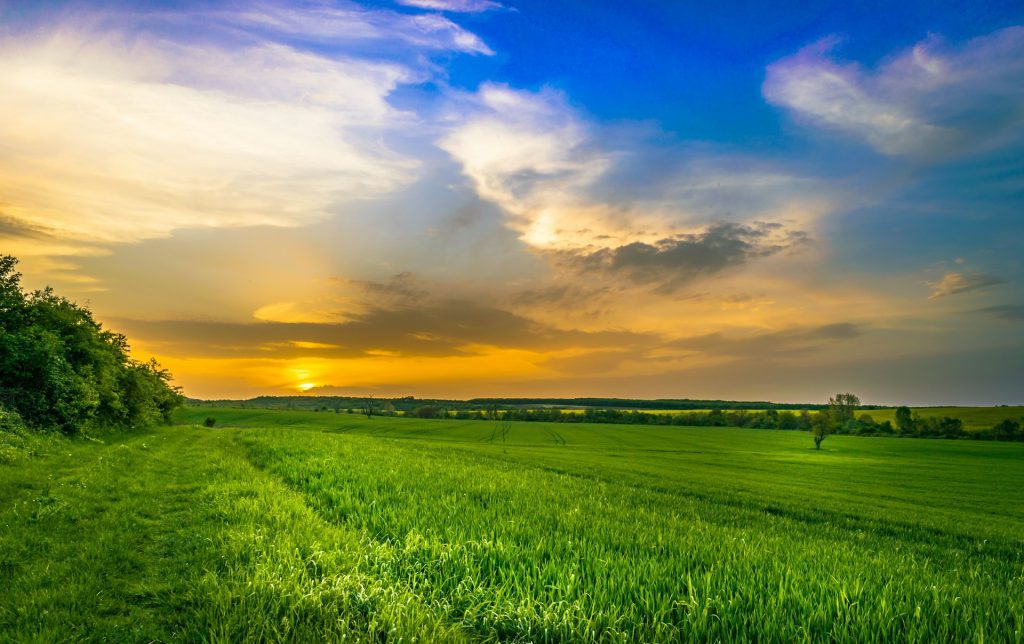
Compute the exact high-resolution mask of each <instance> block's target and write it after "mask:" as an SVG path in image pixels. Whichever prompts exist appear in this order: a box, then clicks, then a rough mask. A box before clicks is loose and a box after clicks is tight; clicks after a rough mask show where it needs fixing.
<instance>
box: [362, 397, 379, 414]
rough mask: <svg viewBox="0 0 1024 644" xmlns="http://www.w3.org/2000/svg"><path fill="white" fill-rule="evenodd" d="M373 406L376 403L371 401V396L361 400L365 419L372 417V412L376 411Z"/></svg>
mask: <svg viewBox="0 0 1024 644" xmlns="http://www.w3.org/2000/svg"><path fill="white" fill-rule="evenodd" d="M375 405H376V401H375V400H374V399H373V396H368V397H366V398H364V399H363V413H364V414H366V417H367V418H370V417H372V416H373V413H374V411H376V409H375Z"/></svg>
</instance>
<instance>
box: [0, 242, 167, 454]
mask: <svg viewBox="0 0 1024 644" xmlns="http://www.w3.org/2000/svg"><path fill="white" fill-rule="evenodd" d="M17 263H18V260H17V259H16V258H14V257H12V256H10V255H2V256H0V413H2V415H3V417H4V418H5V419H6V421H7V422H12V421H11V418H13V417H16V418H17V422H19V423H24V424H25V425H27V426H28V427H30V428H33V429H56V430H60V431H62V432H64V433H66V434H77V433H81V432H94V431H106V430H109V429H126V428H131V427H135V426H140V425H148V424H152V423H155V422H161V421H163V422H166V421H169V420H170V414H171V411H172V410H174V408H175V407H177V406H179V405H180V404H181V403H182V401H183V398H182V396H181V394H180V392H179V391H178V389H177V388H175V387H173V386H171V384H170V382H171V375H170V374H169V373H168V372H167V371H166V370H165V369H162V368H161V367H160V365H159V364H157V362H156V361H155V360H150V361H148V362H141V361H138V360H135V359H133V358H132V357H131V356H130V354H129V346H128V342H127V340H126V338H125V337H124V336H123V335H121V334H120V333H115V332H113V331H109V330H107V329H104V328H103V325H102V324H100V323H99V322H97V321H96V320H95V319H94V318H93V316H92V312H91V311H90V310H89V309H88V308H86V307H84V306H79V305H78V304H75V303H74V302H72V301H70V300H68V299H67V298H64V297H61V296H59V295H57V294H56V293H54V292H53V290H52V289H50V288H46V289H43V290H39V291H34V292H32V293H26V292H25V291H24V290H23V289H22V287H21V274H20V273H18V272H17V271H16V270H15V269H16V266H17Z"/></svg>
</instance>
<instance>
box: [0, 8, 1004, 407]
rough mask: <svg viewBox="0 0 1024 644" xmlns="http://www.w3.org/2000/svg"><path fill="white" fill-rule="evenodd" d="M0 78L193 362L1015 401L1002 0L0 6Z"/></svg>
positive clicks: (278, 383)
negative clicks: (971, 0)
mask: <svg viewBox="0 0 1024 644" xmlns="http://www.w3.org/2000/svg"><path fill="white" fill-rule="evenodd" d="M0 92H3V95H4V96H5V97H7V100H6V101H5V103H4V104H3V105H0V140H2V141H4V142H5V144H4V145H3V146H0V177H2V178H0V250H4V252H11V253H13V254H16V255H18V256H19V257H20V258H21V260H22V264H21V268H22V270H23V272H24V273H25V275H26V280H28V282H29V283H30V284H33V285H43V284H53V285H54V286H56V287H58V288H60V289H61V290H62V291H63V292H67V293H69V294H70V295H72V296H73V297H75V298H76V299H79V300H82V301H89V302H90V303H91V304H92V306H93V308H94V310H95V311H96V312H97V314H98V315H99V316H100V317H101V318H102V319H104V320H105V321H108V322H109V323H110V324H111V325H112V326H115V327H117V328H119V329H122V330H125V331H126V332H127V333H128V335H129V338H130V339H131V340H132V342H133V346H135V347H136V350H137V351H138V352H139V353H140V354H143V355H155V356H157V357H158V358H159V359H160V360H161V361H162V362H164V363H165V364H167V365H168V366H170V367H171V369H172V371H174V373H175V374H176V376H177V378H178V380H179V382H180V383H181V384H183V385H184V386H185V387H186V390H187V391H189V392H190V393H192V394H193V395H200V396H226V395H231V396H243V395H255V394H260V393H275V392H278V393H280V392H293V391H295V390H301V391H320V392H325V393H331V392H342V393H363V392H367V391H371V392H375V393H380V394H401V395H405V394H414V395H423V396H426V395H445V396H469V395H624V396H625V395H628V396H648V397H658V396H690V397H713V398H756V399H766V398H767V399H779V400H805V401H815V400H820V399H823V398H824V397H825V396H827V395H829V394H831V393H834V392H835V391H834V390H839V389H844V390H854V391H856V392H857V393H860V394H861V397H862V398H864V399H865V400H871V401H874V402H910V403H959V404H970V403H1001V402H1018V403H1020V402H1024V400H1022V399H1020V395H1021V393H1020V392H1021V391H1024V388H1022V387H1021V385H1022V384H1024V366H1022V365H1024V341H1022V340H1021V336H1022V335H1024V334H1021V333H1020V331H1021V326H1020V324H1021V318H1022V317H1024V308H1022V307H1024V289H1022V286H1021V284H1022V278H1024V266H1022V265H1021V254H1020V248H1021V247H1022V246H1024V225H1022V220H1021V218H1022V214H1024V213H1022V210H1024V178H1022V177H1024V160H1022V159H1024V157H1022V155H1021V154H1020V150H1021V149H1024V6H1022V5H1020V4H1019V3H1008V2H1007V3H962V4H958V5H957V4H951V3H944V4H938V3H928V4H923V3H922V4H917V5H915V4H912V3H897V4H895V5H894V4H892V3H809V2H803V3H799V4H797V3H792V4H790V3H763V4H759V5H756V4H753V3H737V4H732V5H729V6H724V7H721V6H712V5H707V4H706V3H705V4H702V3H675V2H673V3H669V2H665V3H656V2H652V3H600V2H498V1H496V0H401V1H396V2H363V3H359V2H354V1H349V2H342V1H337V2H335V1H329V0H318V1H315V2H304V3H289V2H282V1H272V0H265V1H262V2H215V1H209V2H161V3H148V4H142V3H134V2H121V3H88V2H57V1H48V2H38V3H30V4H29V3H19V2H0ZM922 383H930V384H928V385H927V386H924V385H923V384H922Z"/></svg>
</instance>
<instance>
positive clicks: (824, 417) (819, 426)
mask: <svg viewBox="0 0 1024 644" xmlns="http://www.w3.org/2000/svg"><path fill="white" fill-rule="evenodd" d="M833 428H834V424H833V422H832V416H831V415H830V414H826V413H825V412H818V413H817V414H815V415H814V416H812V417H811V435H812V436H814V449H821V441H823V440H825V439H826V438H828V435H829V434H831V433H832V429H833Z"/></svg>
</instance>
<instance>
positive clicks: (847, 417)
mask: <svg viewBox="0 0 1024 644" xmlns="http://www.w3.org/2000/svg"><path fill="white" fill-rule="evenodd" d="M857 407H860V398H858V397H857V396H855V395H854V394H849V393H847V394H836V395H835V396H832V397H831V398H829V399H828V412H827V413H826V412H824V411H822V412H819V413H818V414H817V415H816V416H814V417H813V419H812V420H811V433H812V434H813V435H814V449H821V441H823V440H825V439H826V438H828V436H829V434H831V433H832V432H834V431H835V430H836V429H837V428H839V427H842V426H843V425H845V424H846V423H848V422H850V421H851V420H853V415H854V412H855V411H856V410H857Z"/></svg>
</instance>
